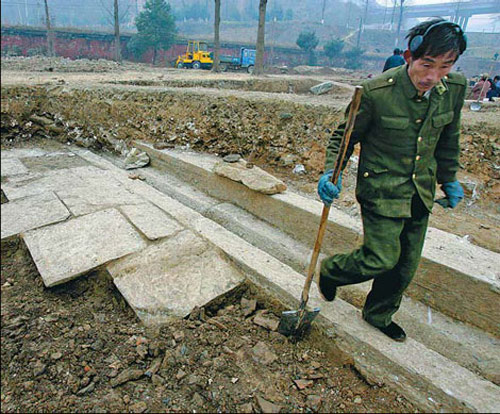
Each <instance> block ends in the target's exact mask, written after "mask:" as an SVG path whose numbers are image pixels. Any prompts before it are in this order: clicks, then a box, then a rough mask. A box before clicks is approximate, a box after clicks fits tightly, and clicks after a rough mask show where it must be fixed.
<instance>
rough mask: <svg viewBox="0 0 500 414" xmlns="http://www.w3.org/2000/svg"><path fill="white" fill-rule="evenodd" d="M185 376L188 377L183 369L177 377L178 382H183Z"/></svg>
mask: <svg viewBox="0 0 500 414" xmlns="http://www.w3.org/2000/svg"><path fill="white" fill-rule="evenodd" d="M185 376H186V373H185V372H184V371H183V370H182V369H180V370H179V371H178V372H177V374H176V375H175V378H176V379H177V380H179V381H180V380H181V379H183V378H184V377H185Z"/></svg>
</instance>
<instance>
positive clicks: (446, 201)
mask: <svg viewBox="0 0 500 414" xmlns="http://www.w3.org/2000/svg"><path fill="white" fill-rule="evenodd" d="M441 189H442V190H443V191H444V193H445V194H446V197H445V198H441V199H440V200H436V202H437V203H438V204H439V205H441V206H442V207H443V208H455V207H456V206H457V205H458V203H460V201H462V199H463V198H464V190H463V188H462V186H461V185H460V183H459V182H458V181H452V182H451V183H443V184H442V185H441Z"/></svg>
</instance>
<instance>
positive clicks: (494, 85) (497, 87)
mask: <svg viewBox="0 0 500 414" xmlns="http://www.w3.org/2000/svg"><path fill="white" fill-rule="evenodd" d="M486 97H487V98H488V100H490V101H494V99H493V98H498V97H500V75H497V76H495V77H494V78H493V81H491V88H490V90H489V91H488V93H487V94H486Z"/></svg>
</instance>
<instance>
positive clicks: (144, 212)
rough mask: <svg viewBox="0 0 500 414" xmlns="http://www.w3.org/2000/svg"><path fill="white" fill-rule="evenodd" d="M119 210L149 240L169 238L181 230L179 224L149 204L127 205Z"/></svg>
mask: <svg viewBox="0 0 500 414" xmlns="http://www.w3.org/2000/svg"><path fill="white" fill-rule="evenodd" d="M120 209H121V211H122V213H123V214H125V215H126V216H127V217H128V218H129V220H130V221H131V222H132V223H133V224H134V226H136V227H137V228H138V229H139V230H140V231H141V232H142V233H144V235H145V236H146V237H147V238H148V239H149V240H156V239H161V238H164V237H169V236H172V235H173V234H175V233H178V232H179V231H181V230H182V229H183V227H182V226H181V225H180V224H179V223H177V222H176V221H175V220H173V219H172V218H171V217H169V216H168V215H167V214H165V213H164V212H163V211H162V210H160V209H159V208H158V207H156V206H154V205H152V204H150V203H144V204H137V205H127V206H122V207H120Z"/></svg>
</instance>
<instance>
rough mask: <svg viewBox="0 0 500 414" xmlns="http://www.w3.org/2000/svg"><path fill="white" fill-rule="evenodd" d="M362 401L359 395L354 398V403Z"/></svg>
mask: <svg viewBox="0 0 500 414" xmlns="http://www.w3.org/2000/svg"><path fill="white" fill-rule="evenodd" d="M362 402H363V400H362V398H361V397H360V396H359V395H358V396H356V398H354V404H361V403H362Z"/></svg>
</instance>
